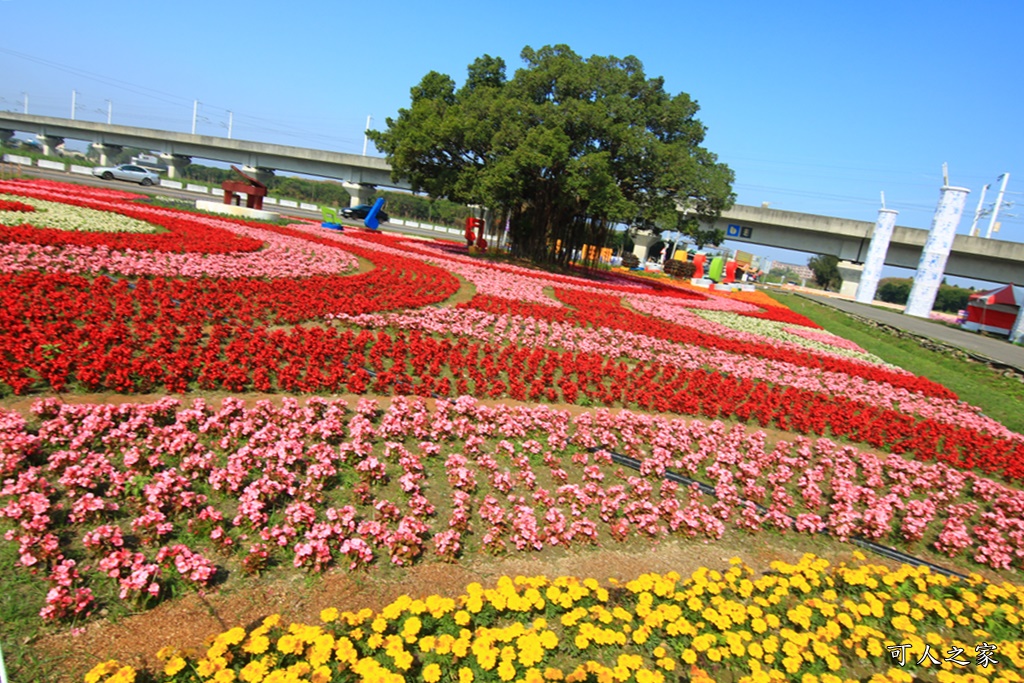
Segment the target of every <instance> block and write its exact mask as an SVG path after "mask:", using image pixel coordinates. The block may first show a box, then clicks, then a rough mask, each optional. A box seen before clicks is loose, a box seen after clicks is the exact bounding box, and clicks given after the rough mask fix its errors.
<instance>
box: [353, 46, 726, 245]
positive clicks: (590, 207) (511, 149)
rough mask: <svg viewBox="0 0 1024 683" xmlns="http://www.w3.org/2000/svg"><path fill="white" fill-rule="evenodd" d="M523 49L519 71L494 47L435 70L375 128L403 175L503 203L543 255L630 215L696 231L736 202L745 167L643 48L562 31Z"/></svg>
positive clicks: (374, 135)
mask: <svg viewBox="0 0 1024 683" xmlns="http://www.w3.org/2000/svg"><path fill="white" fill-rule="evenodd" d="M522 59H523V61H524V62H525V64H526V65H525V67H523V68H521V69H519V70H517V71H516V73H515V75H514V76H513V77H512V78H511V79H509V78H507V77H506V73H505V63H504V61H503V60H502V59H501V58H498V57H491V56H489V55H484V56H483V57H479V58H477V59H476V60H474V62H473V63H472V64H470V65H469V67H468V71H467V77H466V80H465V83H463V85H462V86H461V87H459V88H456V84H455V81H454V80H453V79H452V78H451V77H450V76H447V75H445V74H440V73H437V72H435V71H431V72H430V73H428V74H427V75H426V76H424V77H423V79H422V80H421V81H420V82H419V84H417V85H416V86H414V87H413V88H412V90H411V104H410V105H409V107H408V108H405V109H400V110H399V112H398V116H397V118H388V119H387V128H386V130H383V131H371V132H370V134H369V136H370V138H371V139H372V140H373V141H374V143H375V144H376V146H377V148H378V149H379V150H381V151H382V152H384V153H385V154H386V155H387V159H388V161H389V163H390V164H391V166H392V169H393V174H394V176H395V178H396V179H397V178H404V179H406V180H407V181H408V182H410V183H411V184H412V186H413V189H414V190H416V191H423V192H426V193H427V194H429V195H431V196H434V197H443V198H447V199H450V200H452V201H456V202H460V203H464V204H480V205H484V206H488V207H490V208H491V209H492V210H494V211H495V213H496V215H497V217H498V221H497V222H498V223H499V224H505V222H506V221H507V222H508V225H509V229H510V238H511V244H512V250H513V253H514V254H515V255H517V256H524V257H527V258H530V259H533V260H537V261H556V262H562V263H564V262H565V261H567V260H568V258H569V254H570V253H571V251H572V249H575V248H577V247H579V246H580V245H582V244H584V243H587V244H592V245H603V244H604V243H605V241H606V239H607V238H608V236H609V232H610V230H611V228H612V227H613V226H614V225H616V224H626V225H634V226H638V227H643V228H649V229H655V230H660V229H671V230H680V231H683V232H692V231H693V230H694V229H695V227H696V225H697V222H698V221H710V220H713V219H714V218H717V217H718V215H719V214H720V213H721V212H722V210H724V209H726V208H728V207H729V206H731V205H732V202H733V199H734V196H733V193H732V187H731V185H732V182H733V173H732V171H731V170H730V169H729V167H728V166H726V165H725V164H722V163H719V162H718V160H717V157H716V156H715V155H714V154H712V153H711V152H709V151H708V150H707V149H705V148H704V147H702V146H701V143H702V142H703V140H704V134H705V127H704V125H703V124H702V123H701V122H700V121H699V120H697V119H696V118H695V115H696V113H697V111H698V106H697V103H696V102H694V101H693V100H692V99H691V98H690V96H689V95H687V94H685V93H680V94H678V95H671V94H669V93H668V92H666V91H665V87H664V81H663V79H661V78H647V77H646V76H645V75H644V71H643V65H642V64H641V63H640V60H638V59H637V58H636V57H625V58H622V59H620V58H617V57H601V56H592V57H590V58H589V59H584V58H581V57H580V56H579V55H577V54H576V53H575V52H573V51H572V50H571V49H569V48H568V47H567V46H564V45H556V46H547V47H543V48H540V49H538V50H535V49H532V48H530V47H527V48H524V49H523V52H522ZM680 206H684V207H686V209H687V215H686V216H684V215H683V214H682V213H680V212H679V211H678V208H679V207H680ZM559 244H560V248H556V247H558V245H559Z"/></svg>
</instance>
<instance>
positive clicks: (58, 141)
mask: <svg viewBox="0 0 1024 683" xmlns="http://www.w3.org/2000/svg"><path fill="white" fill-rule="evenodd" d="M36 140H38V141H39V144H41V145H42V146H43V154H45V155H46V156H57V155H58V154H60V153H59V152H58V151H57V148H58V147H60V146H61V145H63V144H64V138H59V137H57V136H55V135H36Z"/></svg>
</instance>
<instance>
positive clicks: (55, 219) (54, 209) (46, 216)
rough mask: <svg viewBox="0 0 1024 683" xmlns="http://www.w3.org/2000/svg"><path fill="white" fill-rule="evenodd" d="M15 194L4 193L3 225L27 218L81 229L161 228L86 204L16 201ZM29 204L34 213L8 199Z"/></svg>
mask: <svg viewBox="0 0 1024 683" xmlns="http://www.w3.org/2000/svg"><path fill="white" fill-rule="evenodd" d="M13 198H14V195H0V225H7V226H18V225H23V224H25V223H26V218H29V221H28V222H30V223H31V225H32V226H33V227H40V228H53V229H55V230H72V231H76V230H81V231H85V232H137V233H143V232H144V233H150V232H159V231H160V229H159V227H158V226H156V225H154V224H153V223H149V222H147V221H141V220H139V219H137V218H130V217H128V216H122V215H120V214H116V213H111V212H110V211H97V210H96V209H88V208H85V207H83V206H74V205H72V204H64V203H62V202H48V201H43V200H41V199H30V198H27V197H22V198H21V199H23V200H24V202H12V201H11V200H13ZM3 202H7V203H13V204H22V206H25V205H27V206H29V207H30V210H31V212H32V215H31V216H30V217H27V216H25V215H24V213H23V212H25V211H26V209H23V208H22V209H17V210H13V211H12V210H5V209H4V203H3Z"/></svg>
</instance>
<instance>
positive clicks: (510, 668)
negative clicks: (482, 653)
mask: <svg viewBox="0 0 1024 683" xmlns="http://www.w3.org/2000/svg"><path fill="white" fill-rule="evenodd" d="M515 677H516V667H515V665H514V664H512V662H510V661H508V660H504V661H502V662H501V664H499V665H498V678H500V679H501V680H503V681H511V680H512V679H513V678H515Z"/></svg>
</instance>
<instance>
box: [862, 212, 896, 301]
mask: <svg viewBox="0 0 1024 683" xmlns="http://www.w3.org/2000/svg"><path fill="white" fill-rule="evenodd" d="M898 214H899V211H894V210H892V209H879V210H878V220H877V221H876V222H875V231H874V232H873V233H872V234H871V245H870V246H868V257H867V259H865V260H864V270H862V271H861V273H860V284H859V285H857V295H856V297H855V299H856V300H857V301H858V302H859V303H862V304H870V303H871V302H872V301H874V300H875V292H876V291H878V281H879V280H881V279H882V266H884V265H885V254H886V253H887V252H888V251H889V240H891V239H892V230H893V228H894V227H896V216H897V215H898Z"/></svg>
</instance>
